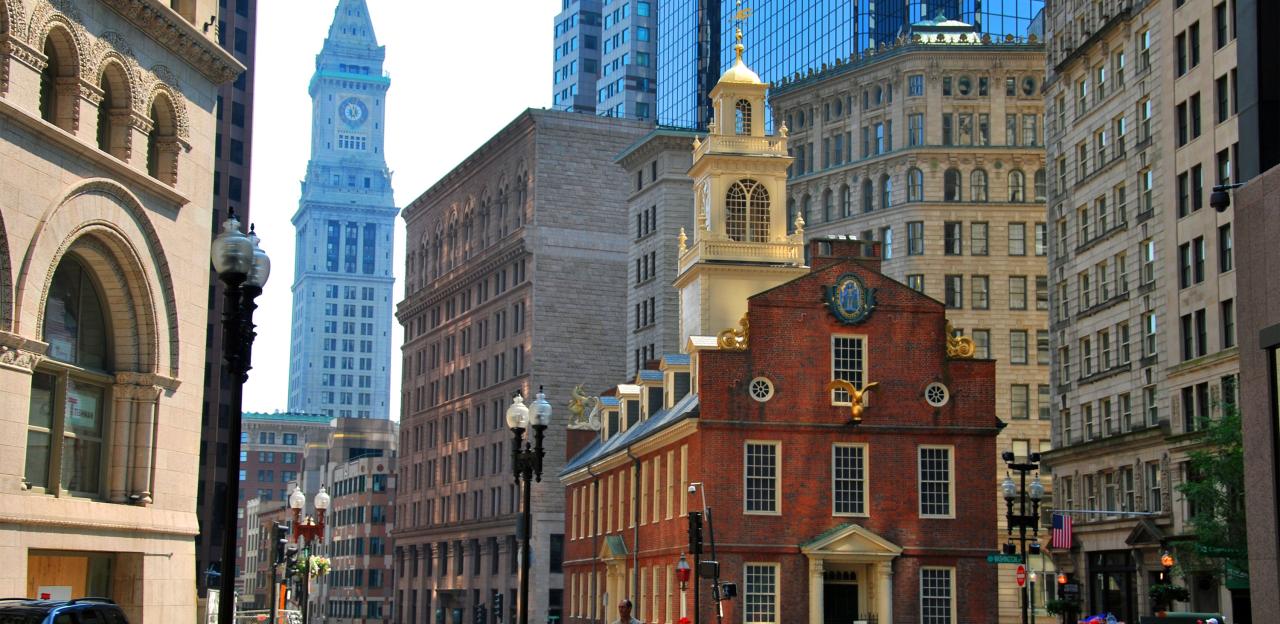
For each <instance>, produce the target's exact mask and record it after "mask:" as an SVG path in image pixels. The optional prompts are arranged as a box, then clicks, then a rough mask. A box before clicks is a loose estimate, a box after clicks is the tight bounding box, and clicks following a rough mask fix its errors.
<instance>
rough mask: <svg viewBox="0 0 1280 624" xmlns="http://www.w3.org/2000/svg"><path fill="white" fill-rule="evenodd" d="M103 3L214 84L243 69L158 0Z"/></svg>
mask: <svg viewBox="0 0 1280 624" xmlns="http://www.w3.org/2000/svg"><path fill="white" fill-rule="evenodd" d="M103 3H104V4H106V5H107V6H108V7H110V8H111V9H112V10H114V11H115V12H116V13H119V14H120V16H121V17H124V18H125V19H127V20H129V22H131V23H132V24H133V25H134V26H137V27H138V28H139V29H140V30H142V32H143V33H145V34H146V35H147V36H149V37H151V38H152V39H154V40H155V41H156V42H157V43H159V44H160V45H162V46H164V47H165V48H166V49H168V50H169V51H170V52H173V53H174V54H177V55H178V56H179V57H180V58H182V59H183V60H185V61H186V62H187V63H188V64H190V65H191V66H192V67H194V68H195V69H196V71H198V72H200V73H201V74H202V75H203V76H204V77H205V78H208V79H209V81H210V82H212V83H213V84H214V85H222V84H226V83H228V82H231V81H232V80H235V78H236V76H238V75H240V73H241V72H243V71H245V67H244V65H241V64H240V61H237V60H236V59H235V57H234V56H232V55H231V53H229V52H227V51H226V50H224V49H223V48H222V46H220V45H218V44H217V43H215V42H214V41H211V40H210V39H208V38H207V37H205V36H204V34H203V33H201V32H200V31H198V30H196V28H195V26H194V25H192V24H191V23H189V22H187V21H186V20H185V19H183V18H182V16H180V15H178V14H177V13H176V12H174V10H173V9H170V8H169V7H167V6H165V5H164V4H162V3H161V2H159V1H158V0H104V1H103Z"/></svg>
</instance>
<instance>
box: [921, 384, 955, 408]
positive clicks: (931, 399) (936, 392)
mask: <svg viewBox="0 0 1280 624" xmlns="http://www.w3.org/2000/svg"><path fill="white" fill-rule="evenodd" d="M950 399H951V392H950V391H948V390H947V387H946V386H944V385H942V384H940V383H938V382H934V383H931V384H929V385H928V386H926V387H925V389H924V400H925V401H927V402H928V403H929V405H932V406H934V407H942V406H943V405H946V404H947V401H948V400H950Z"/></svg>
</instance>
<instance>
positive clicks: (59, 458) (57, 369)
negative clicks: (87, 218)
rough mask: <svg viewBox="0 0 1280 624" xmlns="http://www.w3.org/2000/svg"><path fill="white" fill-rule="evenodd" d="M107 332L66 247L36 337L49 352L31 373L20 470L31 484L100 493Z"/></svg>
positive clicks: (94, 292) (97, 302) (92, 290)
mask: <svg viewBox="0 0 1280 624" xmlns="http://www.w3.org/2000/svg"><path fill="white" fill-rule="evenodd" d="M108 332H109V327H108V325H107V316H106V308H105V306H104V305H103V297H102V296H101V294H100V293H99V289H98V286H97V284H96V283H95V282H94V280H93V278H92V277H91V276H90V274H89V272H88V270H86V269H85V267H84V265H83V264H81V263H80V261H79V260H78V259H77V258H76V257H75V256H74V255H72V254H67V255H66V256H64V257H63V260H62V262H60V263H59V264H58V268H57V269H56V270H55V271H54V273H53V282H52V283H51V284H50V287H49V296H48V299H47V301H46V303H45V308H44V333H43V336H42V337H41V338H42V340H44V341H45V342H47V343H49V350H48V359H47V360H46V361H45V362H44V363H42V364H41V365H40V366H39V367H38V368H37V369H36V370H35V372H34V373H32V375H31V406H30V408H31V411H30V413H29V416H28V419H27V457H26V473H25V475H26V481H27V483H28V484H30V485H31V486H32V487H38V488H49V489H50V490H52V489H53V488H54V487H61V488H62V489H65V490H68V491H70V492H73V493H78V494H83V495H91V496H97V495H100V494H101V493H102V481H101V475H102V474H103V473H104V472H106V471H105V470H104V469H103V468H104V466H105V459H106V458H105V456H104V455H103V440H104V439H105V438H106V437H107V426H108V424H109V423H110V419H109V414H108V412H109V409H110V407H111V404H110V401H109V397H108V395H107V389H108V388H110V386H111V384H112V383H113V377H112V375H111V363H110V362H111V344H110V340H109V339H108ZM63 406H65V408H63ZM121 443H122V444H128V442H127V441H123V442H121Z"/></svg>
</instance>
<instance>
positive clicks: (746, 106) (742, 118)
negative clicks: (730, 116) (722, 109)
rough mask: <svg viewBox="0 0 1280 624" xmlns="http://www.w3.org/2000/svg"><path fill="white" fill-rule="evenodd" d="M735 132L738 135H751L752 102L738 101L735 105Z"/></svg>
mask: <svg viewBox="0 0 1280 624" xmlns="http://www.w3.org/2000/svg"><path fill="white" fill-rule="evenodd" d="M734 121H735V125H734V130H735V132H737V133H738V134H751V102H748V101H746V100H738V103H737V104H735V105H734Z"/></svg>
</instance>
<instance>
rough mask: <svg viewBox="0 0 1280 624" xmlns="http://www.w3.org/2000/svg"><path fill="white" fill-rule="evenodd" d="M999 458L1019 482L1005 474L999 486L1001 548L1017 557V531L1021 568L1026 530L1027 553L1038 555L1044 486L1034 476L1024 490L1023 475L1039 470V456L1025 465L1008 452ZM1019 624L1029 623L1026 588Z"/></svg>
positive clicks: (1025, 545) (1025, 548)
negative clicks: (1004, 530)
mask: <svg viewBox="0 0 1280 624" xmlns="http://www.w3.org/2000/svg"><path fill="white" fill-rule="evenodd" d="M1001 458H1002V459H1004V461H1005V464H1006V465H1008V466H1009V469H1010V470H1012V471H1015V472H1017V473H1018V475H1019V476H1020V478H1021V480H1022V487H1021V489H1019V487H1018V485H1016V484H1015V483H1014V482H1013V477H1012V476H1009V475H1006V476H1005V478H1004V483H1002V484H1001V485H1000V490H1001V491H1002V493H1003V494H1004V501H1005V504H1006V505H1007V507H1008V510H1007V511H1006V512H1005V514H1004V517H1005V521H1006V526H1007V527H1008V531H1009V540H1010V541H1009V542H1008V543H1006V544H1005V545H1004V552H1005V553H1007V554H1017V553H1018V549H1017V548H1016V547H1015V546H1014V544H1013V541H1012V540H1013V529H1014V527H1017V529H1018V544H1019V545H1020V546H1021V554H1022V565H1023V568H1024V569H1025V567H1026V565H1027V552H1028V549H1027V530H1028V529H1030V530H1031V536H1032V542H1031V545H1030V546H1031V548H1030V553H1031V554H1033V555H1038V554H1040V541H1039V532H1040V499H1042V498H1044V484H1043V483H1040V475H1039V474H1038V473H1037V474H1036V480H1035V481H1033V482H1032V483H1031V486H1030V488H1028V487H1027V473H1029V472H1035V471H1037V470H1039V469H1040V454H1039V453H1032V454H1031V456H1030V457H1028V458H1027V460H1028V461H1026V462H1025V463H1018V462H1017V461H1016V458H1015V457H1014V455H1013V452H1011V451H1005V452H1004V453H1003V454H1002V455H1001ZM1028 498H1030V499H1031V513H1027V499H1028ZM1014 499H1017V500H1018V513H1014V512H1013V501H1014ZM1021 593H1022V624H1029V620H1030V610H1029V607H1030V602H1029V593H1028V591H1027V587H1026V586H1023V588H1022V592H1021Z"/></svg>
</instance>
